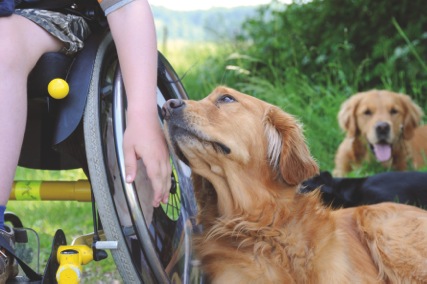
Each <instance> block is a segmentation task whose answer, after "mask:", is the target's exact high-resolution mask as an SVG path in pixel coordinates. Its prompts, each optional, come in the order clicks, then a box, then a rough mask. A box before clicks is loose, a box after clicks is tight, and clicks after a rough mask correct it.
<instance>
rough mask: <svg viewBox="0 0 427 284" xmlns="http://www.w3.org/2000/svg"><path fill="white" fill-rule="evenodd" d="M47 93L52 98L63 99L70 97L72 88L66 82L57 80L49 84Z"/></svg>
mask: <svg viewBox="0 0 427 284" xmlns="http://www.w3.org/2000/svg"><path fill="white" fill-rule="evenodd" d="M47 91H48V93H49V95H50V96H51V97H52V98H54V99H63V98H65V97H66V96H67V95H68V92H69V91H70V87H69V86H68V83H67V82H66V81H65V80H63V79H60V78H56V79H53V80H52V81H50V82H49V85H48V86H47Z"/></svg>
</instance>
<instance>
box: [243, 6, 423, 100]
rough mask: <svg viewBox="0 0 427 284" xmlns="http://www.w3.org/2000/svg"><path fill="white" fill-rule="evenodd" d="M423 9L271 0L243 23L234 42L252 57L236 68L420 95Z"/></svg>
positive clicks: (321, 82)
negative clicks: (294, 71)
mask: <svg viewBox="0 0 427 284" xmlns="http://www.w3.org/2000/svg"><path fill="white" fill-rule="evenodd" d="M424 6H425V1H423V0H414V1H406V0H405V1H401V0H390V1H389V0H379V1H370V0H340V1H339V0H314V1H312V2H309V3H307V4H299V3H293V4H291V5H289V6H284V5H280V4H278V3H277V2H275V1H273V2H272V3H271V4H270V5H267V6H263V7H262V8H260V9H259V10H258V14H257V16H255V17H253V18H251V19H249V20H247V21H246V22H245V23H244V25H243V30H242V32H241V34H240V36H239V37H238V40H240V41H242V42H246V43H247V42H250V43H251V44H250V45H248V46H247V48H246V49H245V50H244V51H242V52H243V54H245V55H248V56H250V57H253V58H257V59H258V60H257V61H256V62H246V65H245V66H242V67H243V68H245V69H249V70H256V74H257V75H258V76H261V77H264V78H269V77H270V76H271V69H270V66H274V67H275V68H276V69H279V70H287V69H289V68H297V69H298V70H299V71H300V72H301V73H303V74H305V75H306V76H307V77H308V78H309V79H310V80H311V81H312V82H313V83H316V84H325V81H324V80H325V79H332V80H333V81H335V83H337V84H346V85H348V86H349V89H348V91H350V90H366V89H370V88H388V89H393V90H395V91H402V92H406V93H409V94H414V95H420V94H421V93H424V92H425V91H427V67H426V65H425V63H424V62H425V59H426V58H427V32H426V26H427V10H426V9H425V8H424ZM324 74H330V75H333V76H332V77H330V76H329V75H327V76H326V77H325V76H324ZM347 95H349V94H347ZM419 99H420V100H421V101H420V103H424V102H425V101H426V99H425V98H423V97H419Z"/></svg>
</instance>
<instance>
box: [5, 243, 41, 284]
mask: <svg viewBox="0 0 427 284" xmlns="http://www.w3.org/2000/svg"><path fill="white" fill-rule="evenodd" d="M0 247H2V248H4V249H5V250H6V251H7V252H8V253H9V254H11V255H12V256H13V257H14V258H15V259H16V260H17V261H18V263H19V265H20V266H21V268H22V270H23V271H24V272H25V275H27V277H28V278H29V279H30V280H31V281H34V280H37V281H41V280H42V276H41V275H40V274H38V273H37V272H35V271H34V270H33V269H32V268H31V267H29V266H28V265H27V264H26V263H25V262H24V261H23V260H21V259H20V258H19V257H17V256H16V255H15V252H14V250H13V249H12V247H11V246H10V244H9V242H8V241H6V240H5V239H4V238H3V236H1V235H0Z"/></svg>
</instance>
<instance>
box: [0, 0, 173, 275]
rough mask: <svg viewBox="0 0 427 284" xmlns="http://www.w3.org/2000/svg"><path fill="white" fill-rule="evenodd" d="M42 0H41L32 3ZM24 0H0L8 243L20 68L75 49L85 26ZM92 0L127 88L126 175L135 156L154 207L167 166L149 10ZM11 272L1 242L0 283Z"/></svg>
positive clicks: (0, 120)
mask: <svg viewBox="0 0 427 284" xmlns="http://www.w3.org/2000/svg"><path fill="white" fill-rule="evenodd" d="M43 1H47V2H49V0H39V1H38V2H43ZM86 1H89V0H86ZM90 1H95V0H90ZM25 2H26V1H25V0H22V1H18V2H16V4H17V5H16V9H15V10H13V9H12V8H11V7H14V6H15V5H14V4H15V2H14V0H0V37H1V38H2V39H3V40H2V43H1V44H0V78H1V80H0V99H1V103H0V238H2V239H4V240H5V241H6V242H8V243H9V244H10V245H11V246H12V247H13V243H14V231H13V229H11V228H10V227H9V226H7V225H5V224H4V212H5V210H6V204H7V201H8V199H9V195H10V192H11V188H12V183H13V180H14V175H15V170H16V167H17V165H18V160H19V156H20V150H21V145H22V141H23V136H24V131H25V124H26V113H27V112H26V109H27V89H26V87H27V77H28V74H29V73H30V71H31V70H32V68H33V67H34V66H35V64H36V63H37V61H38V59H39V58H40V57H41V56H42V55H43V54H44V53H47V52H62V53H64V54H66V55H69V56H73V55H74V54H76V53H78V52H79V51H80V50H81V49H82V48H83V45H84V41H85V39H86V37H87V36H88V35H89V34H90V33H91V32H92V31H91V29H90V27H89V25H88V24H87V22H86V20H85V18H84V17H81V16H78V15H72V14H64V13H60V12H56V11H50V10H43V9H33V8H25V9H24V8H23V9H21V6H20V5H21V4H22V3H24V4H25ZM29 2H30V1H29ZM31 2H37V1H31ZM50 2H52V1H50ZM53 2H55V1H53ZM64 2H67V0H64ZM68 2H73V1H68ZM98 2H99V3H100V5H101V8H102V9H103V11H104V13H105V15H106V17H107V21H108V24H109V27H110V30H111V33H112V36H113V39H114V41H115V44H116V48H117V52H118V58H119V62H120V65H121V69H122V73H123V79H124V84H125V88H126V93H127V100H128V110H127V128H126V131H125V134H124V141H123V151H124V155H125V164H126V182H129V183H130V182H133V180H134V178H135V176H136V170H137V160H138V159H142V160H143V161H144V163H145V165H146V168H147V175H148V177H149V178H150V180H151V183H152V187H153V190H154V199H153V201H152V204H153V206H155V207H157V206H159V204H160V202H167V199H168V195H169V189H170V187H171V180H170V176H171V165H170V162H169V153H168V149H167V146H166V142H165V139H164V136H163V132H162V130H161V126H160V123H159V120H158V113H157V104H156V79H157V78H156V76H157V75H156V74H157V46H156V36H155V28H154V21H153V16H152V14H151V10H150V6H149V4H148V2H147V1H146V0H103V1H98ZM56 3H57V2H56ZM27 6H28V5H27ZM23 7H26V6H25V5H24V6H23ZM11 9H12V10H11ZM141 78H144V79H143V80H141ZM141 122H144V123H141ZM16 274H17V265H16V261H13V257H11V255H10V254H9V253H8V251H7V250H5V249H4V248H3V249H1V250H0V283H4V282H5V281H6V279H8V278H11V277H14V276H15V275H16Z"/></svg>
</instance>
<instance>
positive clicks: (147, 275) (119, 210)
mask: <svg viewBox="0 0 427 284" xmlns="http://www.w3.org/2000/svg"><path fill="white" fill-rule="evenodd" d="M95 60H96V62H95V68H94V70H93V74H92V75H93V76H92V81H91V87H90V93H89V96H88V101H87V105H86V109H85V114H84V137H85V148H86V153H87V162H88V168H89V177H90V181H91V185H92V190H93V193H94V197H95V201H96V204H97V209H98V211H99V215H100V218H101V222H102V226H103V229H104V232H105V235H106V237H107V239H108V240H113V241H118V248H117V249H115V250H112V255H113V257H114V260H115V263H116V265H117V268H118V270H119V272H120V274H121V276H122V278H123V281H124V282H125V283H138V282H143V283H169V282H174V283H179V282H183V283H188V282H192V283H194V282H199V281H200V279H201V278H200V276H199V270H198V268H197V266H194V265H192V263H193V261H192V253H191V252H192V250H191V234H192V232H193V230H194V229H196V227H195V226H194V216H195V213H196V204H195V200H194V192H193V189H192V186H191V182H190V170H189V168H188V167H186V166H185V165H184V164H183V163H182V162H180V161H179V160H176V159H175V158H174V157H171V163H172V166H173V173H172V176H171V179H172V188H171V196H170V198H169V202H168V204H165V205H162V206H160V207H159V208H153V207H152V206H151V200H152V189H151V184H150V181H149V180H148V178H147V176H146V172H145V167H144V165H143V163H142V162H141V161H140V162H139V164H138V167H139V169H138V176H137V178H136V180H135V182H134V183H133V184H126V183H125V172H124V157H123V152H122V141H123V133H124V129H125V127H126V119H125V118H126V115H125V114H126V96H125V91H124V87H123V82H122V78H121V73H120V68H119V66H118V64H117V54H116V51H115V47H114V44H113V42H112V39H111V35H109V34H108V35H107V36H106V37H105V39H104V40H103V42H102V43H101V45H100V48H99V50H98V53H97V56H96V59H95ZM171 98H183V99H185V98H186V93H185V91H184V88H183V87H182V85H181V84H180V83H179V79H178V77H177V75H176V74H175V72H174V70H173V69H172V67H171V66H170V64H169V63H168V62H167V60H166V59H165V58H164V57H163V56H162V55H161V54H159V70H158V91H157V102H158V108H159V119H160V120H162V118H161V112H160V108H161V106H162V105H163V103H164V102H165V101H166V100H167V99H171ZM141 123H143V122H141Z"/></svg>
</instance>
